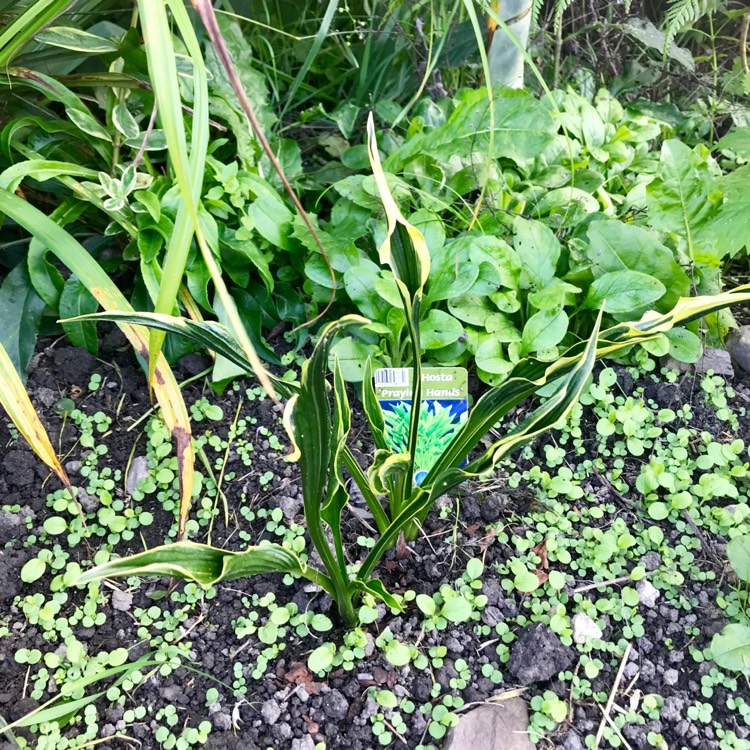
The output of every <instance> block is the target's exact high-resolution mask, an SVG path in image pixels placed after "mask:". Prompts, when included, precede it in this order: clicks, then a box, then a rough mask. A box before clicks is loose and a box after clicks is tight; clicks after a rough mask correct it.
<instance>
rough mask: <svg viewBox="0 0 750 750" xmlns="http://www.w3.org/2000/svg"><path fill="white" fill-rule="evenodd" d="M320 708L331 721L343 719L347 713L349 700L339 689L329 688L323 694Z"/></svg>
mask: <svg viewBox="0 0 750 750" xmlns="http://www.w3.org/2000/svg"><path fill="white" fill-rule="evenodd" d="M321 708H322V709H323V713H325V715H326V718H328V719H330V720H331V721H343V720H344V719H345V718H346V715H347V714H348V713H349V701H347V700H346V698H345V697H344V694H343V693H342V692H341V691H340V690H329V691H328V692H327V693H326V694H325V695H324V696H323V700H322V702H321Z"/></svg>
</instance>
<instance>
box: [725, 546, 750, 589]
mask: <svg viewBox="0 0 750 750" xmlns="http://www.w3.org/2000/svg"><path fill="white" fill-rule="evenodd" d="M727 557H728V558H729V562H730V563H732V567H733V568H734V572H735V573H737V578H739V579H740V580H741V581H746V582H748V583H750V534H745V535H743V536H736V537H735V538H734V539H732V540H731V541H730V542H729V543H728V544H727Z"/></svg>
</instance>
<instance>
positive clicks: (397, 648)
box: [385, 640, 412, 667]
mask: <svg viewBox="0 0 750 750" xmlns="http://www.w3.org/2000/svg"><path fill="white" fill-rule="evenodd" d="M411 657H412V648H411V647H410V646H408V645H407V644H405V643H401V642H400V641H395V640H394V641H391V642H390V643H389V644H388V645H387V646H386V647H385V658H386V660H387V661H388V662H389V663H390V664H393V666H394V667H405V666H406V665H407V664H408V663H409V662H410V661H411Z"/></svg>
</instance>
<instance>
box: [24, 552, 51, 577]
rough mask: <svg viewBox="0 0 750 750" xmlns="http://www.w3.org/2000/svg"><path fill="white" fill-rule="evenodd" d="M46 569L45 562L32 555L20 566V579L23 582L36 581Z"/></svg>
mask: <svg viewBox="0 0 750 750" xmlns="http://www.w3.org/2000/svg"><path fill="white" fill-rule="evenodd" d="M46 570H47V563H46V562H44V561H43V560H40V559H39V558H38V557H32V558H31V560H29V561H28V562H27V563H26V564H25V565H24V566H23V567H22V568H21V580H22V581H23V582H24V583H34V581H38V580H39V579H40V578H41V577H42V576H43V575H44V573H45V571H46Z"/></svg>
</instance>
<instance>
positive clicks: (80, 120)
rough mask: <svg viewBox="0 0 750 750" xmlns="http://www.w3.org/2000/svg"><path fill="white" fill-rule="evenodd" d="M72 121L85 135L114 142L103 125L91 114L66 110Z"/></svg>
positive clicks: (78, 110)
mask: <svg viewBox="0 0 750 750" xmlns="http://www.w3.org/2000/svg"><path fill="white" fill-rule="evenodd" d="M66 113H67V115H68V117H69V118H70V121H71V122H72V123H73V124H74V125H75V126H76V127H77V128H78V129H79V130H82V131H83V132H84V133H87V134H88V135H90V136H92V137H93V138H99V139H100V140H102V141H109V142H111V141H112V136H111V135H110V134H109V133H108V132H107V130H106V129H105V128H104V126H103V125H101V124H100V123H99V121H98V120H97V119H96V118H95V117H94V116H93V115H92V114H90V113H88V112H83V111H81V110H80V109H68V110H66Z"/></svg>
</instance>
